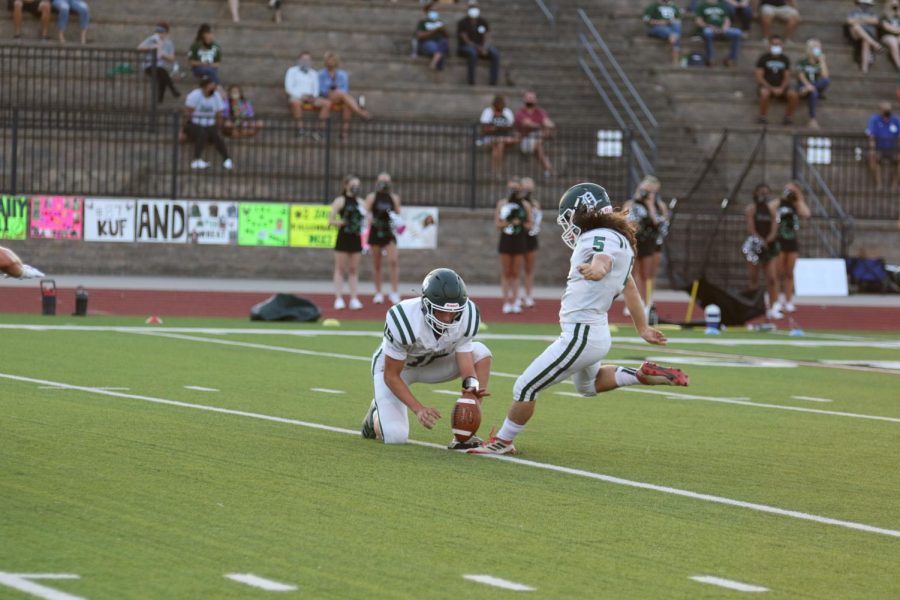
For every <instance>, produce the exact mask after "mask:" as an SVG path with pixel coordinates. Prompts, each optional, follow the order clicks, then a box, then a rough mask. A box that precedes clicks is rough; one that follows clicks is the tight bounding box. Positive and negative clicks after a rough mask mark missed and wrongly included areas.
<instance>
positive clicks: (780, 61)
mask: <svg viewBox="0 0 900 600" xmlns="http://www.w3.org/2000/svg"><path fill="white" fill-rule="evenodd" d="M756 68H757V69H762V70H763V79H765V80H766V83H768V84H769V85H771V86H773V87H781V85H782V84H783V83H784V82H785V77H787V75H788V73H789V72H790V69H791V59H789V58H788V57H787V56H785V55H784V54H773V53H772V52H766V53H765V54H763V55H762V56H760V57H759V60H758V61H756Z"/></svg>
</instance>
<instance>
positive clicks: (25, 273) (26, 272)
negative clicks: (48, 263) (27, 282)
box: [19, 265, 44, 279]
mask: <svg viewBox="0 0 900 600" xmlns="http://www.w3.org/2000/svg"><path fill="white" fill-rule="evenodd" d="M43 276H44V273H43V272H41V271H38V270H37V269H35V268H34V267H32V266H31V265H22V276H21V277H19V279H37V278H39V277H43Z"/></svg>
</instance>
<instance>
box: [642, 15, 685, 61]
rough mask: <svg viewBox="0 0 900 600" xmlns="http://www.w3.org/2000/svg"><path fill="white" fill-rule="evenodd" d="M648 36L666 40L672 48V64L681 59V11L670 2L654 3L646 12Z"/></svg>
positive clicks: (645, 19) (645, 21)
mask: <svg viewBox="0 0 900 600" xmlns="http://www.w3.org/2000/svg"><path fill="white" fill-rule="evenodd" d="M644 23H646V24H647V35H648V36H650V37H654V38H659V39H661V40H666V41H667V42H669V45H670V46H671V47H672V64H673V65H677V64H678V62H679V60H680V58H681V9H680V8H678V7H677V6H676V5H674V4H672V2H671V1H670V0H662V1H661V2H654V3H653V4H651V5H650V6H648V7H647V10H645V11H644Z"/></svg>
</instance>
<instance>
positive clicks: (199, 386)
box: [184, 385, 219, 392]
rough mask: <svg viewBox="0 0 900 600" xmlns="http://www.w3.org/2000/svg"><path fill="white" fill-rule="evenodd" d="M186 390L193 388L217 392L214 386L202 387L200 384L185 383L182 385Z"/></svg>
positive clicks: (200, 390)
mask: <svg viewBox="0 0 900 600" xmlns="http://www.w3.org/2000/svg"><path fill="white" fill-rule="evenodd" d="M184 389H186V390H194V391H195V392H218V391H219V390H217V389H216V388H211V387H203V386H202V385H186V386H184Z"/></svg>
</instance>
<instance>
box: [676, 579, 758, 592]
mask: <svg viewBox="0 0 900 600" xmlns="http://www.w3.org/2000/svg"><path fill="white" fill-rule="evenodd" d="M691 579H693V580H694V581H697V582H699V583H708V584H709V585H717V586H719V587H723V588H728V589H729V590H735V591H738V592H768V591H769V588H764V587H762V586H759V585H751V584H749V583H741V582H740V581H734V580H732V579H723V578H721V577H715V576H713V575H694V576H693V577H691Z"/></svg>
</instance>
